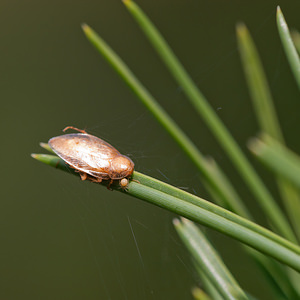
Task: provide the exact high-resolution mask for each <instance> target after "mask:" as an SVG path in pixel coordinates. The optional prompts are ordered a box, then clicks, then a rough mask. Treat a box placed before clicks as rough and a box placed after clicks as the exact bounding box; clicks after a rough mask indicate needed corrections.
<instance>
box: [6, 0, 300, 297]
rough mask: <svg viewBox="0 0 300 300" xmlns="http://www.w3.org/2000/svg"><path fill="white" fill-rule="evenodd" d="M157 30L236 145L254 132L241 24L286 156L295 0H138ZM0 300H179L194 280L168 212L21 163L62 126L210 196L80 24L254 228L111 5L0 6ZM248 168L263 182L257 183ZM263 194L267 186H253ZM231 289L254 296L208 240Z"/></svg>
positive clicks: (195, 125)
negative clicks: (279, 16) (285, 34)
mask: <svg viewBox="0 0 300 300" xmlns="http://www.w3.org/2000/svg"><path fill="white" fill-rule="evenodd" d="M137 3H138V4H139V5H140V6H141V7H142V9H143V10H144V11H145V12H146V13H147V15H148V16H149V17H150V18H151V19H152V21H153V22H154V23H155V24H156V25H157V27H158V28H159V29H160V31H161V32H162V34H163V35H164V36H165V38H166V39H167V41H168V42H169V44H170V46H171V47H172V48H173V50H174V52H175V53H176V54H177V55H178V57H179V58H180V60H181V61H182V63H183V64H184V66H185V67H186V69H187V70H188V71H189V72H190V74H191V75H192V77H193V79H194V80H195V82H196V83H197V85H198V86H199V88H200V89H201V90H202V91H203V93H204V94H205V95H206V97H207V98H208V99H209V101H210V103H211V105H212V106H213V107H214V108H215V110H216V111H217V112H218V114H219V116H220V118H221V119H222V120H223V121H224V123H225V124H226V125H227V126H228V127H229V128H230V130H231V132H232V134H233V135H234V137H235V138H236V139H237V140H238V142H239V144H240V145H241V147H242V148H243V149H245V150H246V142H247V140H248V138H249V137H251V136H254V135H255V134H257V132H258V127H257V124H256V121H255V118H254V115H253V110H252V106H251V103H250V99H249V94H248V91H247V88H246V84H245V80H244V74H243V71H242V68H241V63H240V58H239V53H238V51H237V44H236V37H235V25H236V23H237V22H238V21H243V22H245V23H246V25H247V26H248V28H249V30H250V32H251V34H252V36H253V39H254V41H255V43H256V45H257V47H258V50H259V53H260V55H261V57H262V60H263V64H264V67H265V70H266V73H267V76H268V79H269V83H270V86H271V89H272V93H273V96H274V99H275V103H276V107H277V111H278V113H279V119H280V121H281V124H282V127H283V131H284V134H285V136H286V139H287V142H288V145H289V146H290V147H291V148H292V149H293V150H295V151H298V152H299V147H300V143H299V136H298V128H299V127H298V126H299V108H300V103H299V91H298V90H297V87H296V84H295V82H294V79H293V77H292V75H291V72H290V70H289V66H288V64H287V62H286V59H285V57H284V54H283V51H282V47H281V44H280V41H279V37H278V33H277V28H276V23H275V11H276V6H277V5H278V4H279V5H280V6H281V8H282V10H283V13H284V15H285V17H286V20H287V22H288V24H289V25H290V27H291V28H293V27H294V28H297V29H298V30H300V21H299V10H300V4H299V1H270V0H268V1H263V2H262V1H251V2H250V1H248V2H245V1H229V2H228V1H221V0H216V1H194V0H187V1H178V0H173V1H169V0H168V1H145V0H139V1H137ZM0 22H1V27H0V28H1V29H0V37H1V42H0V51H1V56H0V66H1V80H0V94H1V103H2V108H1V129H2V136H3V139H2V142H1V146H2V147H1V149H2V153H1V161H2V163H1V167H2V168H1V174H2V179H1V194H2V195H1V201H0V220H1V221H0V222H1V226H0V236H1V241H2V243H1V247H0V258H1V272H0V276H1V278H0V298H1V299H191V298H192V297H191V294H190V289H191V287H192V286H193V285H195V284H197V283H199V282H198V279H197V276H196V274H195V272H194V270H193V266H192V263H191V262H190V259H189V255H188V254H187V251H186V250H185V248H184V247H183V246H182V244H181V242H180V241H179V239H178V238H177V235H176V233H175V231H174V229H173V226H172V222H171V221H172V219H173V218H174V217H175V216H174V215H173V214H171V213H168V212H166V211H163V210H162V209H160V208H157V207H153V206H150V205H149V204H146V203H143V202H141V201H139V200H136V199H133V198H130V197H128V196H125V195H123V194H120V193H117V192H111V191H108V190H106V189H105V188H103V187H101V186H98V185H96V184H91V183H89V182H81V181H79V179H78V178H76V177H74V176H69V175H68V174H66V173H63V172H60V171H58V170H55V169H52V168H49V167H47V166H45V165H43V164H41V163H39V162H37V161H34V160H33V159H32V158H31V157H30V153H32V152H36V153H40V152H45V151H44V150H42V149H41V148H40V147H39V142H47V141H48V139H49V138H51V137H53V136H57V135H60V134H62V132H61V130H62V129H63V128H64V127H65V126H67V125H74V126H76V127H78V128H85V129H86V130H87V131H88V132H89V133H92V134H94V135H96V136H99V137H101V138H103V139H105V140H106V141H108V142H109V143H111V144H112V145H114V146H115V147H117V148H118V149H119V150H120V151H121V152H122V153H124V154H127V155H129V156H130V157H131V158H132V159H133V160H134V162H135V164H136V170H138V171H140V172H143V173H145V174H147V175H150V176H153V177H156V178H159V179H161V180H164V181H166V182H168V183H171V184H173V185H175V186H178V187H182V188H184V189H186V190H188V191H190V192H192V193H195V194H197V195H199V196H201V197H204V198H207V199H210V197H209V196H208V195H207V193H206V191H205V190H204V188H203V186H202V185H201V180H200V176H199V174H198V171H197V170H196V169H195V167H194V166H193V165H192V164H191V163H190V161H189V159H188V158H187V157H186V156H185V155H184V153H183V152H182V151H181V150H180V149H179V147H178V146H177V145H176V144H175V143H174V142H173V140H172V139H171V138H170V137H169V136H168V135H167V134H166V133H165V132H164V130H163V129H162V128H161V127H160V126H159V125H158V124H157V123H156V121H155V120H154V119H153V118H152V116H151V115H150V114H149V113H148V112H147V110H146V109H145V108H144V107H143V106H142V105H141V104H140V103H139V102H138V101H137V99H136V98H135V96H134V95H133V94H132V93H131V91H130V90H128V88H127V87H126V86H125V84H124V83H123V82H122V81H121V80H120V79H119V77H118V75H116V74H115V73H114V71H113V70H112V69H111V68H110V66H108V65H107V63H106V62H105V61H104V60H103V59H102V58H101V57H100V55H98V54H97V53H96V51H95V50H94V49H93V48H92V46H91V45H90V44H89V42H88V41H87V40H86V39H85V37H84V35H83V33H82V31H81V28H80V24H81V23H82V22H86V23H87V24H89V25H90V26H91V27H93V28H94V29H95V30H96V31H97V32H98V33H99V34H100V35H101V36H102V37H103V38H104V39H105V40H106V41H107V42H108V43H109V44H110V45H111V46H112V48H113V49H115V50H116V51H117V52H118V53H119V54H120V56H121V57H122V58H123V59H124V60H125V62H126V63H127V64H128V65H129V66H130V67H131V68H132V70H133V71H134V72H135V74H136V75H137V76H138V77H139V78H140V79H141V81H142V82H143V83H144V84H145V85H146V86H147V87H148V88H149V90H150V91H151V92H152V93H153V95H154V96H155V97H157V99H159V101H160V103H161V105H162V106H163V107H164V108H165V109H166V110H167V111H168V112H169V113H170V114H171V115H172V116H173V117H174V119H175V120H176V121H177V122H178V124H180V126H182V128H183V129H184V131H185V132H187V133H188V135H189V136H190V138H191V139H192V140H193V141H194V142H195V144H196V145H197V146H198V147H199V149H200V150H201V152H202V153H204V154H207V155H211V156H213V157H214V158H215V159H216V160H217V161H218V162H219V163H220V164H221V165H222V166H223V167H224V169H225V171H226V173H227V174H228V175H229V177H230V178H231V179H232V181H233V182H234V183H235V184H236V186H237V187H238V189H239V191H240V192H241V195H242V196H243V199H245V202H247V203H248V205H249V206H250V208H251V210H252V211H254V213H255V214H256V215H258V218H259V220H260V222H261V224H263V225H266V224H265V221H264V219H263V218H262V217H259V216H261V214H260V212H259V211H258V209H257V205H256V204H255V203H253V201H252V198H251V195H250V194H249V193H248V191H247V189H246V188H245V187H244V185H243V183H242V182H241V181H240V179H239V176H238V175H237V174H236V173H235V171H234V170H233V169H232V167H231V165H230V163H229V162H228V160H227V158H226V156H225V155H224V154H223V152H222V150H221V149H220V148H219V146H218V145H217V143H216V142H215V140H214V138H213V137H212V136H211V134H210V132H209V131H208V130H207V128H206V126H205V125H204V124H203V122H202V121H201V120H200V119H199V117H198V116H197V114H196V113H195V112H194V111H193V108H192V107H191V106H190V104H189V103H188V102H187V100H186V98H185V96H184V95H183V93H182V91H181V89H180V87H179V86H178V85H176V83H174V81H173V80H172V79H171V77H170V76H169V74H168V72H167V71H166V70H165V68H164V67H163V66H162V64H161V63H160V61H159V59H158V58H157V57H156V55H155V53H154V52H153V50H152V49H151V47H150V46H149V44H148V42H147V41H146V39H145V38H144V37H143V35H142V34H141V32H140V30H139V28H138V26H137V25H136V24H135V22H134V21H133V19H132V18H131V17H130V15H129V14H128V12H127V11H126V9H125V7H124V6H123V4H122V2H121V1H116V0H114V1H91V0H86V1H74V0H73V1H57V0H55V1H33V0H32V1H12V0H10V1H8V0H2V1H1V2H0ZM249 157H250V159H251V160H252V161H253V163H254V164H255V165H256V167H257V169H258V170H259V171H260V172H262V173H263V175H264V176H269V175H270V174H269V173H268V172H267V171H266V170H264V169H263V168H262V167H261V166H260V165H259V164H258V163H256V162H255V161H254V159H252V158H251V156H250V155H249ZM265 181H266V183H267V184H269V186H270V188H271V189H272V192H273V193H274V194H275V195H277V191H276V189H275V188H274V187H275V186H274V185H273V183H272V179H271V178H270V176H269V177H265ZM208 233H209V234H210V237H212V240H213V243H214V244H215V245H216V247H217V249H219V251H220V253H221V255H222V257H223V258H224V260H225V262H226V263H227V265H228V266H229V268H230V269H231V271H232V272H233V274H234V275H235V276H236V278H237V279H238V281H239V283H240V284H241V286H242V287H243V288H244V289H245V290H248V291H250V292H251V293H252V294H253V295H255V296H257V297H258V298H261V299H268V297H269V294H268V291H267V290H265V288H264V282H263V281H261V280H260V274H259V271H258V270H257V269H256V268H255V266H254V265H253V263H252V261H250V260H249V259H248V258H247V257H245V256H244V255H243V254H242V252H241V251H240V248H239V246H238V244H237V243H236V242H234V241H233V240H231V239H229V238H226V237H223V236H221V235H220V234H217V233H214V232H211V231H208Z"/></svg>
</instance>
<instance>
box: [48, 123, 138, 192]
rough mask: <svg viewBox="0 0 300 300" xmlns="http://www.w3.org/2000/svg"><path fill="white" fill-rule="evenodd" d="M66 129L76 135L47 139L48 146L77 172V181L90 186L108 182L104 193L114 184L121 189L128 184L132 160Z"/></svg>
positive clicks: (96, 140) (115, 150) (99, 141)
mask: <svg viewBox="0 0 300 300" xmlns="http://www.w3.org/2000/svg"><path fill="white" fill-rule="evenodd" d="M68 129H73V130H76V131H79V132H80V133H72V134H65V135H61V136H57V137H54V138H52V139H50V140H49V142H48V144H49V146H50V147H51V148H52V150H53V151H54V152H55V153H56V154H57V155H58V156H59V157H60V158H62V159H63V160H64V161H65V162H66V163H67V164H68V165H70V167H72V168H74V169H75V170H77V171H78V172H79V175H80V177H81V180H86V179H88V180H91V181H92V182H101V181H102V180H110V182H109V184H108V186H107V188H108V189H109V188H110V186H111V184H112V183H113V181H114V180H120V186H121V187H122V188H123V189H125V188H126V187H127V185H128V183H129V182H128V177H130V176H131V175H132V173H133V169H134V163H133V162H132V160H131V159H130V158H129V157H127V156H125V155H122V154H121V153H120V152H119V151H118V150H117V149H115V148H114V147H113V146H111V145H110V144H108V143H107V142H105V141H103V140H102V139H100V138H98V137H96V136H93V135H90V134H88V133H87V132H86V131H85V130H81V129H77V128H75V127H73V126H68V127H66V128H65V129H64V130H63V131H64V132H65V131H66V130H68Z"/></svg>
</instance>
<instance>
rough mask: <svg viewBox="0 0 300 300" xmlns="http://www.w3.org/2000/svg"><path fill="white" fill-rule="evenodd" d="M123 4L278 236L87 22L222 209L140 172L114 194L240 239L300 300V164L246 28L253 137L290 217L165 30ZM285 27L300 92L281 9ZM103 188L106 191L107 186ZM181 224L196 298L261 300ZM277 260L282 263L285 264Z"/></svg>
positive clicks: (280, 287)
mask: <svg viewBox="0 0 300 300" xmlns="http://www.w3.org/2000/svg"><path fill="white" fill-rule="evenodd" d="M123 2H124V4H125V6H126V8H127V9H128V11H129V12H130V13H131V15H132V16H133V18H134V19H135V20H136V21H137V23H138V24H139V26H140V27H141V29H142V30H143V32H144V34H145V37H146V38H148V40H149V42H150V43H151V45H152V46H153V47H154V49H155V50H156V52H157V54H158V56H159V57H160V58H161V59H162V61H163V62H164V64H165V65H166V67H167V68H168V70H169V71H170V74H171V76H173V77H174V79H175V80H176V81H177V82H178V84H179V85H180V86H181V87H182V89H183V91H184V92H185V94H186V96H187V99H188V100H189V101H190V102H191V104H192V105H193V106H194V108H195V111H196V112H198V113H199V115H200V116H201V118H202V119H203V120H204V121H205V122H206V124H207V126H208V127H209V128H210V130H211V132H212V134H213V135H214V136H215V138H216V139H217V140H218V142H219V143H220V145H221V147H223V149H224V150H225V152H226V153H227V155H228V157H229V158H230V159H231V161H232V163H233V165H234V166H235V167H236V169H237V170H238V171H239V172H240V174H241V177H242V178H243V179H244V180H245V183H246V184H247V185H248V187H249V190H250V191H251V192H252V194H253V195H254V197H255V200H256V201H257V203H258V204H259V205H261V208H262V210H263V212H264V213H265V216H266V217H267V218H268V219H269V220H270V223H271V225H272V228H273V229H274V232H272V231H270V230H268V229H265V228H263V227H261V226H259V225H257V224H256V223H255V220H254V217H253V216H251V214H250V213H249V211H248V209H247V208H246V207H245V205H244V203H243V202H242V200H241V198H240V196H239V195H238V193H237V192H236V189H235V187H234V186H233V185H232V184H231V183H230V180H229V179H228V178H226V176H225V174H224V173H223V171H222V170H221V169H220V167H219V166H218V165H217V163H216V162H215V161H214V160H213V159H210V158H206V157H204V156H203V155H202V154H201V152H200V151H199V149H197V147H196V146H195V145H194V143H193V142H192V141H191V140H190V139H189V137H188V136H187V135H186V134H185V133H184V132H183V130H182V129H181V128H180V127H179V126H178V125H177V124H176V123H175V122H174V120H173V119H172V118H171V117H170V116H169V115H168V113H167V112H166V111H165V110H163V108H162V107H161V106H160V104H159V102H158V101H157V100H156V99H155V98H154V97H153V96H152V95H151V93H150V92H149V91H148V90H147V89H146V88H145V87H144V86H143V84H142V83H141V82H140V81H139V80H138V78H136V76H135V75H134V74H133V73H132V71H131V70H130V69H129V67H128V66H127V65H126V64H125V63H124V62H123V61H122V59H121V58H120V57H119V56H118V55H117V54H116V53H115V52H114V51H113V50H112V49H111V48H110V47H109V46H108V45H107V44H106V43H105V41H104V40H103V39H102V38H101V37H100V36H99V35H98V34H97V33H96V32H95V31H94V30H93V29H91V28H90V27H89V26H88V25H86V24H84V25H83V26H82V28H83V31H84V33H85V35H86V37H87V38H88V40H89V41H90V42H91V43H92V44H93V45H94V46H95V48H96V49H97V51H99V53H100V54H101V55H102V56H103V57H104V58H105V59H106V60H107V61H108V63H110V64H111V66H112V67H113V68H114V69H115V70H116V72H117V73H118V74H119V75H120V76H121V78H122V79H123V80H124V81H125V82H126V83H127V85H128V86H129V87H130V89H131V90H132V91H133V92H134V93H135V94H136V96H137V98H138V99H139V100H140V101H141V102H142V103H143V104H144V105H145V106H146V107H147V109H148V110H149V112H151V113H152V114H153V115H154V117H155V118H156V119H157V120H158V122H159V123H160V124H161V125H162V126H163V127H164V128H165V129H166V131H167V132H168V133H169V134H170V135H171V136H172V137H173V138H174V140H175V141H176V142H177V143H178V145H179V146H180V147H181V148H182V149H183V150H184V151H185V153H186V154H187V156H188V157H189V158H190V159H191V160H192V162H193V163H194V164H195V166H196V167H197V168H198V170H199V172H200V174H201V175H202V179H203V182H204V184H205V186H206V187H207V190H208V191H209V192H210V193H211V195H212V197H213V198H214V199H215V202H216V203H217V204H218V205H216V204H212V203H210V202H208V201H206V200H204V199H202V198H199V197H196V196H194V195H192V194H189V193H187V192H185V191H182V190H180V189H178V188H175V187H173V186H171V185H168V184H166V183H164V182H161V181H159V180H157V179H154V178H152V177H149V176H146V175H144V174H141V173H139V172H137V171H135V172H134V174H133V179H134V180H133V181H131V182H130V183H129V185H128V188H127V189H126V190H122V189H120V188H119V187H118V186H117V185H114V186H113V187H112V188H113V189H116V190H118V191H120V192H122V193H127V194H128V195H131V196H133V197H136V198H139V199H141V200H144V201H147V202H149V203H152V204H154V205H157V206H160V207H163V208H165V209H167V210H169V211H172V212H175V213H177V214H179V215H180V216H182V217H185V218H187V219H190V220H192V221H195V222H197V223H199V224H202V225H204V226H207V227H210V228H212V229H215V230H217V231H219V232H221V233H224V234H226V235H228V236H230V237H232V238H234V239H236V240H238V241H240V242H241V243H242V244H241V245H242V247H243V249H244V250H245V252H246V253H247V254H248V255H249V256H250V257H251V258H252V259H253V260H254V261H255V262H256V263H257V264H258V266H259V267H260V268H261V270H262V273H263V274H264V275H265V278H266V282H267V285H268V286H269V288H270V289H271V290H272V291H273V295H274V299H300V291H299V287H298V282H299V273H297V272H300V247H299V246H298V243H299V237H300V229H299V228H300V226H299V225H300V218H299V216H300V201H299V200H300V199H299V187H300V181H299V178H300V158H299V157H298V156H297V155H296V154H294V153H292V152H291V151H290V150H288V149H287V148H286V146H285V145H284V138H283V135H282V133H281V129H280V124H279V122H278V120H277V116H276V112H275V107H274V105H273V100H272V96H271V92H270V89H269V87H268V83H267V79H266V76H265V74H264V71H263V67H262V64H261V62H260V59H259V55H258V52H257V50H256V48H255V45H254V43H253V41H252V39H251V36H250V34H249V32H248V30H247V28H246V26H245V25H243V24H239V25H238V26H237V38H238V45H239V50H240V54H241V58H242V64H243V68H244V71H245V75H246V80H247V83H248V87H249V91H250V94H251V98H252V101H253V105H254V108H255V112H256V116H257V120H258V123H259V125H260V130H261V131H262V134H261V135H260V138H259V139H257V138H256V139H252V140H251V142H250V143H249V147H250V150H251V151H252V152H253V153H254V154H255V156H257V157H258V159H259V160H261V161H262V162H263V163H264V164H266V165H267V166H268V167H269V168H270V169H271V170H272V171H273V172H274V174H275V176H276V182H277V184H278V187H279V190H280V192H281V196H282V201H283V204H284V206H285V209H286V212H287V216H288V217H286V215H285V214H284V213H283V211H282V210H281V209H280V208H279V206H278V205H277V204H276V202H275V200H274V199H273V197H272V196H271V194H270V192H269V191H268V189H267V187H266V186H265V185H264V184H263V182H262V181H261V179H260V178H259V176H258V174H257V173H256V172H255V170H254V168H253V167H252V166H251V164H250V163H249V162H248V160H247V159H246V156H245V154H244V153H243V152H242V151H241V149H240V148H239V146H238V145H237V143H236V142H235V140H234V139H233V137H232V136H231V134H230V133H229V131H228V130H227V129H226V128H225V126H224V125H223V123H222V122H221V120H220V119H219V118H218V116H217V115H216V113H215V112H214V110H213V109H212V108H211V106H210V105H209V102H208V101H207V100H206V99H205V97H204V96H203V94H202V93H201V92H200V91H199V89H198V88H197V87H196V85H195V84H194V82H193V81H192V79H191V77H190V76H189V74H188V73H187V72H186V71H185V69H184V67H183V66H182V65H181V63H180V62H179V60H178V58H177V57H176V56H175V54H174V52H173V51H172V49H170V47H169V46H168V44H167V43H166V41H165V40H164V38H163V37H162V36H161V34H160V33H159V31H158V30H157V29H156V28H155V26H154V25H153V24H152V23H151V21H150V20H149V18H148V17H147V16H146V15H145V14H144V13H143V11H142V10H141V9H140V8H139V7H138V6H137V5H136V4H135V3H134V2H133V1H130V0H124V1H123ZM277 22H278V30H279V34H280V37H281V40H282V44H283V47H284V50H285V53H286V55H287V57H288V61H289V63H290V65H291V69H292V71H293V74H294V77H295V79H296V82H297V83H298V85H299V87H300V71H299V70H300V67H299V66H300V63H299V56H298V54H297V52H296V50H295V49H296V48H295V46H294V44H293V41H292V38H291V35H290V33H289V30H288V26H287V24H286V22H285V19H284V17H283V14H282V12H281V10H280V8H278V9H277ZM298 35H299V34H298ZM298 35H297V33H294V34H293V38H294V39H295V41H297V39H298V40H299V36H298ZM298 43H299V42H298ZM298 47H299V45H298ZM41 146H42V147H44V148H45V149H47V150H50V151H51V149H50V148H49V146H48V145H47V144H43V143H42V144H41ZM32 156H33V157H34V158H35V159H37V160H39V161H41V162H43V163H45V164H48V165H50V166H52V167H56V168H58V169H61V170H64V171H67V172H69V173H72V174H75V175H78V173H76V172H74V170H72V169H70V168H69V167H68V166H67V165H66V164H65V163H64V162H63V161H62V160H61V159H60V158H59V157H57V156H54V155H45V154H33V155H32ZM137 181H138V182H137ZM102 184H103V185H105V182H104V183H101V185H102ZM221 206H224V207H226V208H228V209H230V210H231V211H232V212H231V211H229V210H226V209H225V208H222V207H221ZM290 224H291V225H290ZM174 225H175V228H176V230H177V232H178V234H179V236H180V237H181V239H182V241H183V243H184V244H185V245H186V247H187V248H188V250H189V251H190V253H191V255H192V257H193V258H194V262H195V268H196V270H197V271H198V273H199V277H200V278H201V280H202V282H203V284H204V287H205V292H203V291H202V290H200V289H194V290H193V295H194V297H195V299H253V298H252V297H251V296H249V295H248V294H247V293H245V292H244V291H243V290H242V288H241V287H240V286H239V284H238V282H237V280H236V279H234V277H233V276H232V275H231V273H230V271H229V270H228V268H227V267H226V266H225V264H224V263H223V262H222V259H221V257H220V256H219V255H218V253H217V251H216V250H214V249H213V247H212V246H211V245H210V243H209V241H208V239H207V238H206V237H205V236H204V235H203V233H201V231H200V229H199V228H198V227H196V225H195V224H193V223H192V222H191V221H188V220H186V219H184V218H182V219H181V221H179V220H175V221H174ZM254 249H255V250H254ZM271 258H274V259H275V260H277V261H279V262H281V263H282V264H278V262H276V261H274V260H272V259H271ZM294 270H296V271H297V272H295V271H294Z"/></svg>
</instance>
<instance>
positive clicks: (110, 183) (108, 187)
mask: <svg viewBox="0 0 300 300" xmlns="http://www.w3.org/2000/svg"><path fill="white" fill-rule="evenodd" d="M113 182H114V180H113V179H111V180H110V182H109V184H108V185H107V189H108V190H111V188H110V186H111V185H112V183H113Z"/></svg>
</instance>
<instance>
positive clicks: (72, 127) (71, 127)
mask: <svg viewBox="0 0 300 300" xmlns="http://www.w3.org/2000/svg"><path fill="white" fill-rule="evenodd" d="M68 129H73V130H76V131H79V132H81V133H86V134H87V132H86V131H85V130H83V129H78V128H76V127H74V126H67V127H66V128H65V129H64V130H63V132H66V131H67V130H68Z"/></svg>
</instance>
